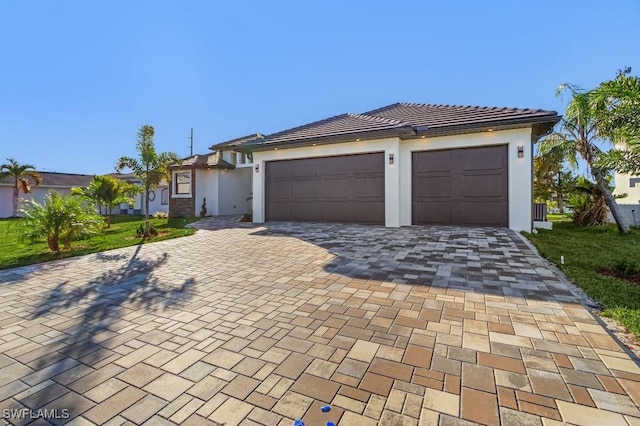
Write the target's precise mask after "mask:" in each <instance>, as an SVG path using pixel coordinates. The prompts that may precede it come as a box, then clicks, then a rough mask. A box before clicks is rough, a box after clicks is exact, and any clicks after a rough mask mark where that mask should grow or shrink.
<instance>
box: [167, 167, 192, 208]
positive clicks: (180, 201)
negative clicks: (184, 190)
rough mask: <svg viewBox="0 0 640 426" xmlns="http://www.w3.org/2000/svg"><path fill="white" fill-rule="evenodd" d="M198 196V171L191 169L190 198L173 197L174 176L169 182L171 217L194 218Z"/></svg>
mask: <svg viewBox="0 0 640 426" xmlns="http://www.w3.org/2000/svg"><path fill="white" fill-rule="evenodd" d="M195 194H196V171H195V169H194V168H191V197H190V198H174V197H173V176H171V180H170V181H169V217H189V216H194V215H195V211H196V204H195Z"/></svg>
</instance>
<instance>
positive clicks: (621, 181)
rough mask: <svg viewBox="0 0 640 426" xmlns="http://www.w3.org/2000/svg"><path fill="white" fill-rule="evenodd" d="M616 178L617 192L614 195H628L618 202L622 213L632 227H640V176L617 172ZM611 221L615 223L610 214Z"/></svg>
mask: <svg viewBox="0 0 640 426" xmlns="http://www.w3.org/2000/svg"><path fill="white" fill-rule="evenodd" d="M614 178H615V190H614V191H613V195H623V194H626V195H627V196H626V197H624V198H619V199H618V200H617V201H618V205H619V206H620V208H621V209H622V213H623V214H624V216H625V217H626V218H627V220H628V222H629V224H630V225H632V226H640V176H633V175H630V174H626V173H617V172H616V173H615V176H614ZM609 220H610V221H612V222H613V215H611V213H609Z"/></svg>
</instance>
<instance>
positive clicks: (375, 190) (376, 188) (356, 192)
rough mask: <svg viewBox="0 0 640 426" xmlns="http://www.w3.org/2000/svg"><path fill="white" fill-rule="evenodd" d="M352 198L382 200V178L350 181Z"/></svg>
mask: <svg viewBox="0 0 640 426" xmlns="http://www.w3.org/2000/svg"><path fill="white" fill-rule="evenodd" d="M351 192H352V194H353V198H355V199H361V198H374V199H376V200H379V199H382V200H384V177H374V178H368V179H363V178H359V179H354V180H352V181H351Z"/></svg>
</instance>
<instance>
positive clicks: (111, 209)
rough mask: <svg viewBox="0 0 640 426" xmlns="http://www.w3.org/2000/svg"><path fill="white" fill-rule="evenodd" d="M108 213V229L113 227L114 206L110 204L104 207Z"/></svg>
mask: <svg viewBox="0 0 640 426" xmlns="http://www.w3.org/2000/svg"><path fill="white" fill-rule="evenodd" d="M104 210H105V213H106V214H107V229H109V228H111V212H112V211H113V207H111V206H109V207H107V208H105V209H104Z"/></svg>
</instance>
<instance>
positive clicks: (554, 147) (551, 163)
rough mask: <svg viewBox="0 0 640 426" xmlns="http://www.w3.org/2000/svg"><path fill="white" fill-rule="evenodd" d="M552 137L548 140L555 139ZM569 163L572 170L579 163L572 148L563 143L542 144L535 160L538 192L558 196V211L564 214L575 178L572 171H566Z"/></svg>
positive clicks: (535, 178)
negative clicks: (567, 197) (566, 198)
mask: <svg viewBox="0 0 640 426" xmlns="http://www.w3.org/2000/svg"><path fill="white" fill-rule="evenodd" d="M555 137H556V136H555V135H550V136H549V137H548V138H547V139H554V138H555ZM566 163H569V167H570V169H571V170H575V168H576V167H577V165H578V164H577V162H576V158H575V155H574V156H573V157H572V156H571V153H570V146H568V144H563V143H550V142H546V143H541V144H540V145H538V151H537V154H536V156H535V158H534V159H533V170H534V183H535V186H536V189H537V190H538V192H544V193H546V194H547V196H548V195H549V193H552V194H554V195H555V196H556V201H557V203H558V210H559V213H560V214H564V200H565V195H566V194H565V192H566V189H567V188H568V187H569V186H571V183H572V181H573V180H575V178H574V177H573V176H572V174H571V171H566V170H565V164H566Z"/></svg>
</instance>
